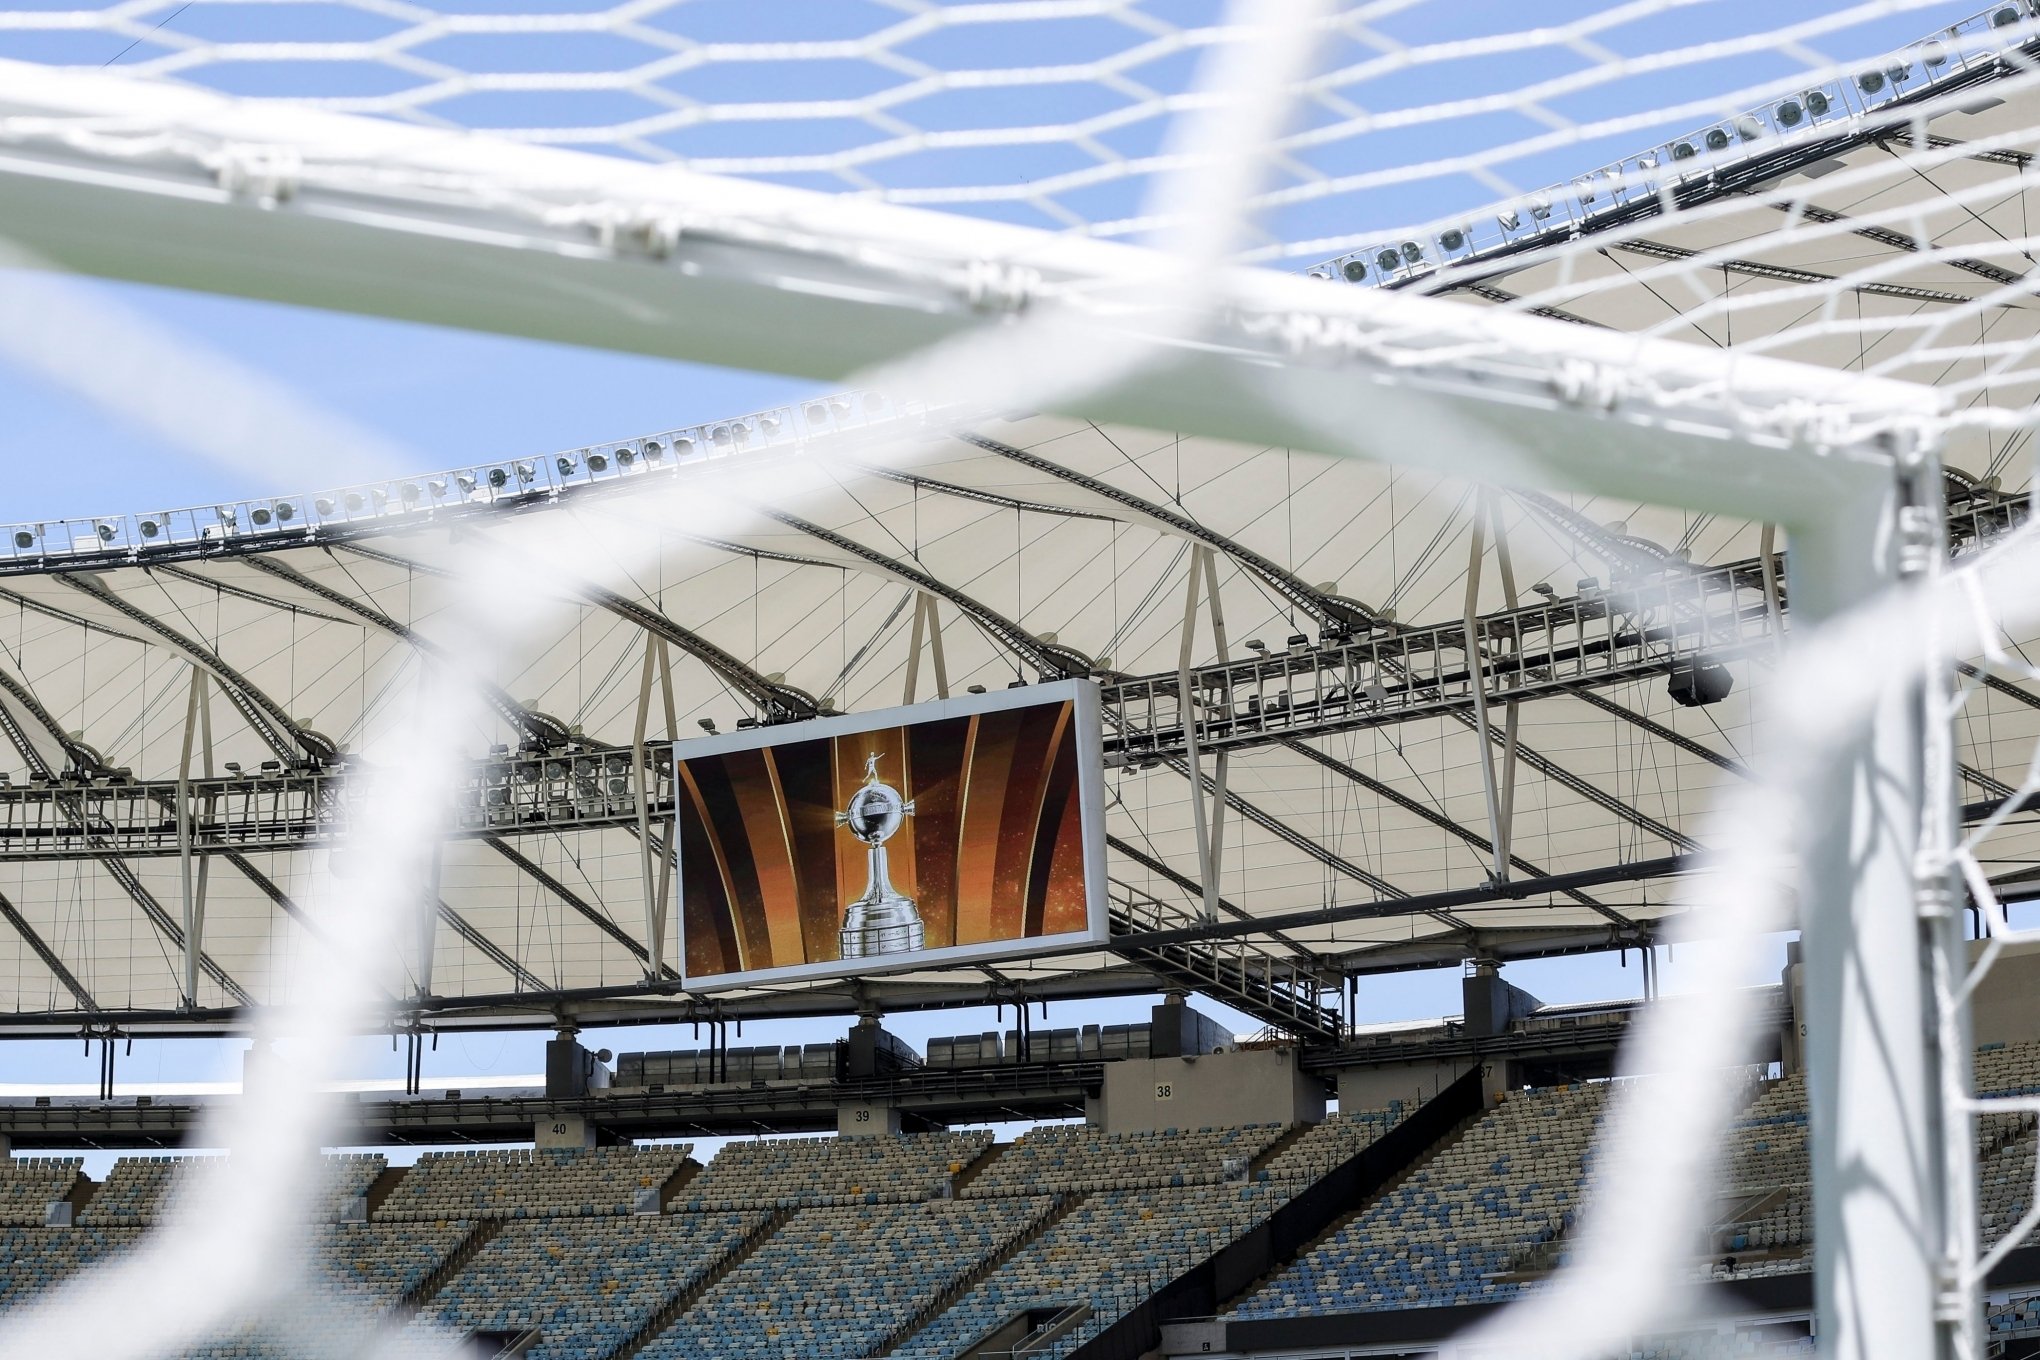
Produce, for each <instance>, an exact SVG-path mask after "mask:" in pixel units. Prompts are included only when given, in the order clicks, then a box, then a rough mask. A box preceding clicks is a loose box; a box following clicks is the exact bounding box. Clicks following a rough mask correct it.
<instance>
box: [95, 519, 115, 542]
mask: <svg viewBox="0 0 2040 1360" xmlns="http://www.w3.org/2000/svg"><path fill="white" fill-rule="evenodd" d="M92 530H93V532H94V533H96V534H98V535H99V541H100V542H101V543H111V542H113V540H114V536H115V535H116V534H118V533H119V532H120V531H119V530H117V529H115V528H114V527H113V526H112V525H111V524H108V523H107V522H106V521H105V520H101V521H99V523H97V524H95V525H93V526H92Z"/></svg>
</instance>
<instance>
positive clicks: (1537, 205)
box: [1530, 194, 1551, 222]
mask: <svg viewBox="0 0 2040 1360" xmlns="http://www.w3.org/2000/svg"><path fill="white" fill-rule="evenodd" d="M1530 215H1531V216H1532V217H1534V218H1536V219H1537V220H1538V221H1539V222H1548V221H1550V220H1551V200H1550V199H1548V198H1545V197H1544V196H1543V195H1541V194H1540V195H1539V196H1537V197H1536V198H1533V199H1531V200H1530Z"/></svg>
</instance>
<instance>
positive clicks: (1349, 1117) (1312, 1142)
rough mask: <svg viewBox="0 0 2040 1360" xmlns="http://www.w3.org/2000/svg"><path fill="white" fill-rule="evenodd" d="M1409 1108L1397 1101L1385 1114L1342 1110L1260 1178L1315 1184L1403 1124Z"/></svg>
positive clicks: (1275, 1159)
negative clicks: (1320, 1177) (1319, 1178)
mask: <svg viewBox="0 0 2040 1360" xmlns="http://www.w3.org/2000/svg"><path fill="white" fill-rule="evenodd" d="M1407 1113H1408V1107H1406V1106H1405V1105H1404V1104H1403V1102H1401V1101H1399V1100H1396V1101H1391V1102H1389V1107H1388V1108H1387V1109H1385V1110H1351V1111H1347V1110H1341V1111H1339V1112H1337V1113H1335V1114H1332V1115H1330V1116H1328V1117H1327V1118H1326V1119H1325V1120H1324V1122H1323V1123H1320V1124H1313V1125H1311V1126H1310V1127H1309V1128H1307V1129H1305V1130H1303V1132H1302V1133H1301V1134H1300V1135H1299V1136H1298V1137H1297V1139H1296V1141H1294V1142H1292V1143H1291V1144H1290V1145H1289V1146H1288V1147H1286V1148H1283V1149H1282V1150H1281V1151H1280V1152H1278V1153H1276V1154H1275V1156H1273V1157H1272V1158H1270V1159H1269V1160H1268V1163H1267V1165H1266V1166H1264V1167H1263V1168H1262V1169H1261V1175H1262V1177H1263V1178H1265V1179H1268V1180H1277V1181H1287V1180H1315V1179H1316V1178H1317V1177H1319V1176H1322V1175H1324V1174H1325V1173H1326V1172H1328V1171H1330V1170H1331V1169H1332V1168H1333V1167H1335V1166H1338V1165H1340V1164H1341V1163H1344V1162H1347V1161H1350V1160H1351V1159H1352V1158H1353V1157H1355V1156H1357V1155H1358V1154H1359V1153H1360V1152H1361V1150H1362V1149H1364V1148H1366V1147H1367V1146H1368V1145H1369V1144H1371V1143H1373V1142H1374V1141H1375V1140H1376V1139H1378V1138H1380V1137H1381V1136H1382V1135H1383V1134H1385V1133H1387V1132H1388V1131H1389V1130H1390V1129H1392V1128H1394V1127H1395V1126H1396V1125H1397V1124H1400V1123H1401V1122H1402V1121H1403V1116H1404V1115H1405V1114H1407Z"/></svg>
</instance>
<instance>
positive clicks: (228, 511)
mask: <svg viewBox="0 0 2040 1360" xmlns="http://www.w3.org/2000/svg"><path fill="white" fill-rule="evenodd" d="M213 513H214V514H217V515H218V516H219V517H220V523H222V524H224V525H226V526H227V527H228V528H229V529H231V528H233V527H234V526H235V525H236V524H238V523H240V517H239V516H237V515H235V513H234V511H233V507H231V506H226V505H222V506H220V507H219V508H218V509H217V510H215V511H214V512H213Z"/></svg>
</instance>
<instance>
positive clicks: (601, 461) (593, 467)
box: [588, 453, 609, 472]
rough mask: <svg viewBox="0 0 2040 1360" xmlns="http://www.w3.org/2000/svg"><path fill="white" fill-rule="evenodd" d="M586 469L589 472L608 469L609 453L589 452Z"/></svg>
mask: <svg viewBox="0 0 2040 1360" xmlns="http://www.w3.org/2000/svg"><path fill="white" fill-rule="evenodd" d="M588 471H590V472H607V471H609V455H608V454H606V453H591V454H589V455H588Z"/></svg>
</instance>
